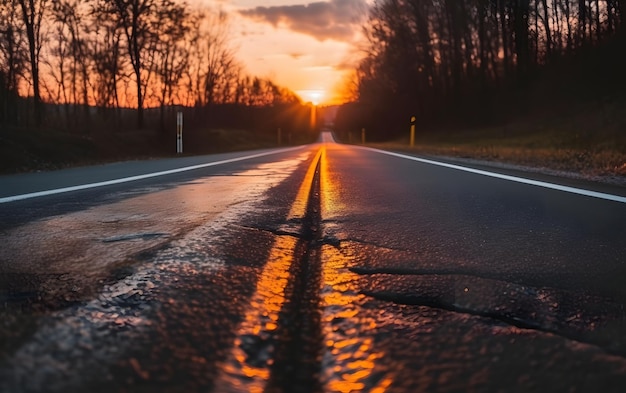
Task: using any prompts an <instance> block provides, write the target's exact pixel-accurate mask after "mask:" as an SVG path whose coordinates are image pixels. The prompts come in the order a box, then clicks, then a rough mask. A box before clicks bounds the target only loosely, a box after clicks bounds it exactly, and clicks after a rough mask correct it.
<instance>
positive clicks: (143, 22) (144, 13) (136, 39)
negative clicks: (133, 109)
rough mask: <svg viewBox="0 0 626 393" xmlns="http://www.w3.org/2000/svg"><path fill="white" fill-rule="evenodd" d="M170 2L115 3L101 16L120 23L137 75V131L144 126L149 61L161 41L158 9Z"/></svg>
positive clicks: (104, 6) (102, 9) (116, 0)
mask: <svg viewBox="0 0 626 393" xmlns="http://www.w3.org/2000/svg"><path fill="white" fill-rule="evenodd" d="M164 3H165V4H167V3H170V1H168V0H111V1H103V2H100V7H99V12H100V14H102V15H103V16H104V17H109V18H112V19H113V20H114V21H115V22H116V23H117V28H118V29H120V31H121V32H122V35H123V36H124V39H125V46H126V55H127V56H128V59H129V61H130V64H131V67H132V71H133V74H134V82H135V94H136V100H137V127H138V128H143V126H144V96H145V94H144V92H145V89H146V86H147V81H146V80H145V79H144V78H149V77H150V74H151V71H152V70H151V69H150V67H151V66H152V64H150V63H149V62H148V59H150V58H151V56H152V55H153V54H154V53H153V52H154V50H155V48H156V42H157V40H158V24H159V21H158V15H159V13H158V8H159V6H162V5H163V4H164Z"/></svg>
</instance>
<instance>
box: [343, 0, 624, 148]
mask: <svg viewBox="0 0 626 393" xmlns="http://www.w3.org/2000/svg"><path fill="white" fill-rule="evenodd" d="M625 22H626V1H624V0H379V1H377V2H376V3H375V4H374V6H373V8H372V10H371V13H370V18H369V23H368V24H367V26H366V27H365V35H366V37H367V42H366V45H365V48H364V49H365V52H366V55H365V57H364V59H363V60H362V62H361V63H360V65H359V68H358V71H357V73H356V80H357V82H356V84H357V88H356V95H357V97H358V99H357V101H356V102H355V103H353V104H351V105H346V106H344V107H343V108H342V109H341V110H340V112H339V115H338V119H337V122H338V126H339V127H340V128H343V129H345V130H352V131H356V130H358V129H360V128H361V127H366V126H367V127H370V128H373V129H374V130H373V131H374V132H375V133H376V132H377V133H378V138H379V139H380V138H385V137H388V136H393V135H390V134H393V132H394V131H391V132H389V131H390V130H394V129H395V130H397V129H401V130H403V131H404V129H405V128H406V127H408V126H407V124H408V119H410V117H411V116H417V117H418V119H419V121H420V123H422V124H428V123H429V122H431V123H433V122H434V123H436V122H441V121H442V120H444V119H446V120H449V119H451V118H456V119H459V120H460V121H464V122H465V121H467V120H468V119H473V120H475V121H478V122H487V121H490V120H493V118H494V108H497V109H499V110H500V111H507V109H506V108H505V105H504V104H502V102H497V101H499V100H500V101H501V100H506V99H510V100H511V104H510V106H518V104H519V102H520V101H525V102H528V101H531V100H532V99H533V98H532V97H528V96H526V97H524V98H523V99H521V100H520V99H518V100H517V101H515V100H512V99H511V93H510V92H523V91H526V92H527V93H528V86H530V85H531V84H532V83H533V81H535V80H537V78H538V77H539V76H540V75H542V73H543V75H545V73H546V72H547V71H546V70H555V69H556V70H563V69H567V67H568V63H570V62H579V61H580V58H581V57H584V56H585V55H589V56H590V57H592V56H594V54H596V53H600V52H591V50H592V49H593V48H599V47H602V46H603V45H605V46H607V47H609V48H610V49H609V50H607V51H608V52H603V53H605V54H606V53H609V54H608V56H604V57H602V59H599V60H598V61H604V62H605V63H604V64H602V65H600V66H599V67H596V68H594V69H593V70H592V72H589V73H588V74H587V77H590V78H592V79H593V78H595V77H596V75H594V74H602V73H607V72H609V73H612V75H613V76H615V77H616V78H617V79H619V80H620V81H621V82H624V78H623V69H622V71H619V67H621V66H624V65H625V64H624V62H623V61H621V62H620V60H619V59H620V58H623V57H624V56H623V53H624V51H625V50H626V45H625V44H626V41H625V40H624V30H625V29H624V26H625ZM587 61H589V60H587ZM603 67H604V68H603ZM552 72H554V71H552ZM556 74H557V78H558V72H557V73H556ZM618 74H620V75H618ZM571 83H572V84H573V85H575V84H577V83H580V81H576V80H572V81H571ZM622 86H623V85H622ZM514 109H516V108H513V110H514ZM509 110H510V108H509Z"/></svg>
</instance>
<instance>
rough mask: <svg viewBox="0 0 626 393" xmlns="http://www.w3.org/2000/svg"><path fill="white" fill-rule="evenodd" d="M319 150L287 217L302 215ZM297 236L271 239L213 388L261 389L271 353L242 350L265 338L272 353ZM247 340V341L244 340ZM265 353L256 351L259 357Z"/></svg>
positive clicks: (266, 374)
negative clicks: (253, 356)
mask: <svg viewBox="0 0 626 393" xmlns="http://www.w3.org/2000/svg"><path fill="white" fill-rule="evenodd" d="M323 150H324V148H320V150H319V151H318V152H317V154H316V155H315V158H314V159H313V161H312V162H311V164H310V165H309V168H308V169H307V172H306V175H305V177H304V180H303V181H302V184H301V185H300V188H299V190H298V194H297V196H296V199H295V201H294V203H293V205H292V207H291V210H290V212H289V216H288V218H289V219H301V218H304V216H305V214H306V208H307V203H308V200H309V194H310V192H311V187H312V184H313V177H314V176H315V169H316V168H317V165H318V162H319V160H320V158H321V157H322V151H323ZM296 245H297V239H295V238H293V237H291V236H278V237H276V239H275V240H274V243H273V245H272V249H271V251H270V253H269V256H268V258H267V262H266V264H265V266H264V267H263V271H262V272H261V274H260V276H259V280H258V281H257V285H256V290H255V293H254V295H253V296H252V299H251V300H250V306H249V307H248V309H247V311H246V314H245V316H244V318H243V321H242V323H241V325H240V327H239V330H238V332H237V338H236V339H235V342H234V345H233V350H232V352H231V355H230V356H229V358H228V359H227V360H226V361H225V362H224V364H223V367H222V373H221V375H220V377H218V380H217V381H216V384H215V389H214V391H216V392H217V391H232V390H237V391H247V392H259V393H260V392H262V391H263V390H264V389H265V385H266V384H267V381H268V379H269V377H270V371H269V367H270V366H271V362H272V360H271V356H270V357H269V358H268V359H263V360H261V361H259V359H255V361H254V362H249V361H248V359H247V358H248V354H246V351H245V350H244V347H245V346H246V345H249V346H255V344H251V343H250V342H249V341H250V340H257V341H258V342H265V345H267V348H264V349H262V351H265V352H269V353H271V351H272V349H273V348H271V347H270V346H271V338H272V335H273V333H274V331H275V330H276V329H277V328H278V317H279V313H280V311H281V309H282V308H283V304H284V303H285V287H286V286H287V282H288V280H289V268H290V266H291V264H292V263H293V262H294V254H295V248H296ZM247 341H248V342H247ZM263 356H267V354H259V357H263Z"/></svg>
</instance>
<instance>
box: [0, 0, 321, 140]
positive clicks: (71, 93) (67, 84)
mask: <svg viewBox="0 0 626 393" xmlns="http://www.w3.org/2000/svg"><path fill="white" fill-rule="evenodd" d="M231 38H232V37H231V36H230V32H229V21H228V16H227V15H226V14H225V13H224V12H221V11H219V10H213V9H208V8H200V7H192V6H190V5H188V4H187V3H186V2H181V1H174V0H2V2H1V3H0V128H3V129H5V130H7V129H11V130H21V132H24V130H41V129H57V130H63V131H65V132H70V133H74V134H78V135H89V134H93V133H94V132H95V131H100V132H103V131H104V130H115V132H120V131H124V130H126V131H128V130H131V131H135V132H136V131H138V130H157V131H159V132H160V133H161V134H163V135H165V134H167V135H168V136H171V134H172V132H175V127H176V120H175V119H176V112H177V111H183V112H184V114H185V129H186V130H188V131H191V132H192V133H191V134H189V133H188V134H187V135H188V138H191V139H190V141H191V143H189V144H188V145H189V146H190V147H191V148H194V147H195V148H197V150H202V149H200V146H199V145H201V144H202V143H204V142H206V143H209V142H210V141H206V140H202V138H204V139H207V138H209V139H210V135H209V134H210V132H211V131H210V130H214V129H219V128H230V129H245V130H253V131H255V133H256V134H263V133H265V134H267V137H268V138H269V137H270V135H271V138H273V139H272V141H274V140H275V134H276V130H277V127H282V128H283V129H286V130H290V131H293V135H294V138H296V137H297V136H298V135H301V136H302V137H303V139H304V140H307V138H309V137H310V135H309V134H310V131H311V130H310V125H309V108H308V107H306V105H303V104H302V103H301V102H300V99H299V98H298V97H297V96H296V95H295V94H294V93H293V92H291V91H289V90H287V89H285V88H282V87H279V86H277V85H276V84H275V83H274V82H272V81H271V80H269V79H265V78H259V77H255V76H251V75H248V74H246V73H245V72H244V67H243V66H242V65H241V64H240V63H239V62H238V60H237V58H236V51H235V49H234V48H233V47H232V45H231V41H232V39H231ZM194 130H196V131H197V132H196V134H198V133H199V132H202V133H204V134H206V135H199V134H198V135H196V134H194V133H193V131H194ZM194 135H195V136H196V137H197V138H195V139H194ZM213 136H214V135H213ZM170 139H171V138H170Z"/></svg>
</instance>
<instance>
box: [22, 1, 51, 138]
mask: <svg viewBox="0 0 626 393" xmlns="http://www.w3.org/2000/svg"><path fill="white" fill-rule="evenodd" d="M18 3H19V5H20V7H21V11H22V19H23V21H24V26H25V27H26V37H27V39H28V53H29V60H30V73H31V78H32V86H33V98H34V110H35V125H37V126H40V125H41V122H42V120H43V103H42V101H41V92H40V80H39V60H40V53H41V48H42V45H43V42H42V35H41V27H42V21H43V18H44V14H45V10H46V3H47V0H18Z"/></svg>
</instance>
